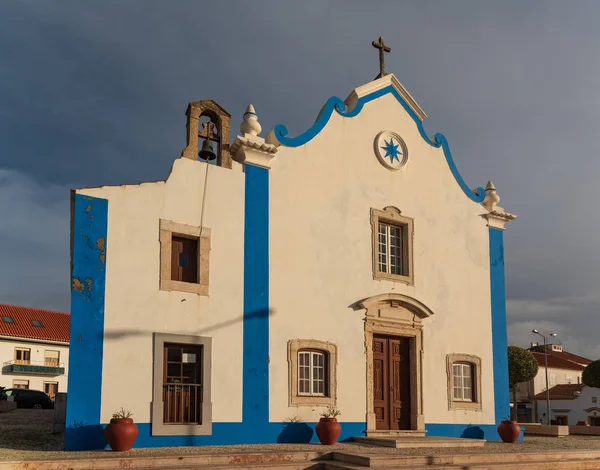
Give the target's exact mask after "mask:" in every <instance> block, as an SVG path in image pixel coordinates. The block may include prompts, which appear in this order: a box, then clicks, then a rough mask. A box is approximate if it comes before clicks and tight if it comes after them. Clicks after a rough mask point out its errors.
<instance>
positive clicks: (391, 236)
mask: <svg viewBox="0 0 600 470" xmlns="http://www.w3.org/2000/svg"><path fill="white" fill-rule="evenodd" d="M403 230H404V227H402V226H398V225H391V224H387V223H384V222H379V228H378V233H377V246H378V253H377V258H378V262H379V271H380V272H382V273H387V274H398V275H404V274H405V273H404V268H403V265H404V263H403V258H404V253H403V247H402V239H403V235H404V234H403Z"/></svg>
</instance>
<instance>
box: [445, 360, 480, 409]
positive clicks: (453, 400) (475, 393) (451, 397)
mask: <svg viewBox="0 0 600 470" xmlns="http://www.w3.org/2000/svg"><path fill="white" fill-rule="evenodd" d="M446 363H447V376H448V409H449V410H453V409H468V410H475V411H481V410H482V403H483V402H482V397H481V359H480V358H479V357H477V356H473V355H471V354H448V355H447V356H446Z"/></svg>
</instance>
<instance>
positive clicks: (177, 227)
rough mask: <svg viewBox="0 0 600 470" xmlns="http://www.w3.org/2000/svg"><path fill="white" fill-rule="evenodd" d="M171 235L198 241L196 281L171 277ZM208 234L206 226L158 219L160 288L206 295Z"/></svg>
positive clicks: (208, 273) (208, 261)
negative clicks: (183, 280)
mask: <svg viewBox="0 0 600 470" xmlns="http://www.w3.org/2000/svg"><path fill="white" fill-rule="evenodd" d="M173 236H177V237H182V238H189V239H192V240H197V241H198V250H197V253H198V260H197V267H198V282H197V283H191V282H181V281H174V280H172V279H171V264H172V261H171V259H172V240H173ZM210 236H211V230H210V229H209V228H206V227H194V226H191V225H185V224H178V223H176V222H173V221H171V220H164V219H160V290H164V291H178V292H188V293H191V294H198V295H204V296H208V294H209V276H210Z"/></svg>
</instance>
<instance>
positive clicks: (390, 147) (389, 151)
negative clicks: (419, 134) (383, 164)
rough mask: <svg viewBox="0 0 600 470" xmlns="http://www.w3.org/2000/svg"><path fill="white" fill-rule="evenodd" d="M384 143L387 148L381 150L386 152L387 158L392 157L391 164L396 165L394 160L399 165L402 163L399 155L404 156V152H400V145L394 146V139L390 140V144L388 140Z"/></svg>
mask: <svg viewBox="0 0 600 470" xmlns="http://www.w3.org/2000/svg"><path fill="white" fill-rule="evenodd" d="M384 142H385V146H384V147H381V148H382V149H383V150H385V157H390V162H391V163H394V159H396V160H398V163H400V159H399V158H398V155H402V152H401V151H400V150H398V147H399V146H400V144H396V145H394V139H393V138H390V141H389V142H388V141H387V140H385V141H384Z"/></svg>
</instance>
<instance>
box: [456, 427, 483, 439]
mask: <svg viewBox="0 0 600 470" xmlns="http://www.w3.org/2000/svg"><path fill="white" fill-rule="evenodd" d="M484 435H485V433H484V432H483V429H481V428H480V427H479V426H469V427H467V428H466V429H465V430H464V431H463V433H462V434H461V436H460V437H464V438H466V439H483V437H484Z"/></svg>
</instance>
